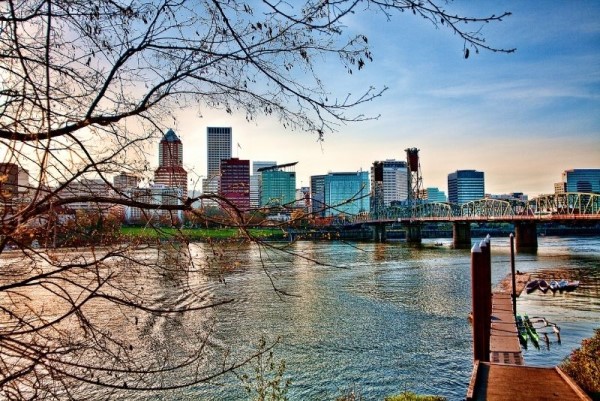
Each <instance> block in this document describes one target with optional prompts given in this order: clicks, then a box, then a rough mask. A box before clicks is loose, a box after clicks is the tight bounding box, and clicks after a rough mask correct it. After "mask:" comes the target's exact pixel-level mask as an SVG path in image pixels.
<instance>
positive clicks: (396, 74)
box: [174, 0, 600, 198]
mask: <svg viewBox="0 0 600 401" xmlns="http://www.w3.org/2000/svg"><path fill="white" fill-rule="evenodd" d="M447 9H448V10H452V11H455V12H456V13H463V14H470V15H473V16H486V15H490V14H496V15H497V14H500V13H502V12H503V11H510V12H512V16H510V17H507V18H506V19H504V20H503V21H502V22H499V23H493V24H486V25H485V26H484V27H483V34H484V36H485V37H486V41H487V42H488V43H489V44H490V45H492V46H495V47H500V48H516V49H517V50H516V52H515V53H512V54H502V53H491V52H487V51H481V52H480V53H479V54H474V52H472V53H471V56H470V57H469V58H468V59H465V58H464V57H463V41H462V40H461V39H460V38H458V37H457V36H455V35H453V34H452V33H451V32H449V31H448V30H446V29H443V28H439V29H436V28H435V27H434V26H433V25H431V23H429V22H427V21H425V20H422V19H421V18H417V17H414V16H413V15H412V14H410V13H403V14H400V15H397V16H395V17H394V18H392V20H391V21H386V20H385V19H384V18H382V17H381V16H380V17H379V18H376V17H373V16H369V15H367V14H365V13H356V14H355V15H353V16H352V17H351V19H348V20H347V21H346V24H347V25H348V27H349V29H352V30H357V31H360V32H362V33H364V34H365V35H366V36H367V37H368V38H369V44H370V45H371V46H372V47H371V50H372V52H373V57H374V61H373V63H369V64H367V66H366V68H364V69H363V70H361V71H357V72H355V73H354V74H353V75H348V74H345V73H344V72H343V69H342V67H341V66H339V69H335V68H334V67H332V66H330V65H322V66H320V67H321V68H322V71H323V78H324V80H325V82H326V84H327V85H328V87H329V88H330V89H331V91H332V92H333V93H338V94H346V93H348V92H352V93H354V94H358V93H360V92H362V91H365V90H366V89H368V87H369V86H374V87H376V88H382V87H384V86H385V87H388V88H389V89H388V90H387V91H386V92H385V93H384V95H383V96H382V97H380V98H378V99H375V100H374V101H372V102H369V103H368V104H365V105H363V106H361V107H360V108H358V109H357V110H356V113H357V114H361V113H362V114H365V115H368V116H379V118H378V119H376V120H370V121H365V122H359V123H351V124H347V125H342V126H339V127H338V130H337V132H334V133H330V134H327V135H326V136H325V139H324V141H322V142H320V141H318V140H317V138H316V137H315V136H314V135H312V134H307V133H304V132H300V131H297V132H295V131H290V130H289V129H287V130H286V129H284V128H283V127H282V126H281V124H280V123H279V121H278V120H277V119H276V118H268V117H259V118H258V119H256V120H255V121H252V122H250V123H248V122H246V120H245V116H244V115H235V114H234V115H229V114H225V113H220V112H216V111H207V112H203V116H202V117H199V116H197V114H195V113H193V112H185V111H183V112H182V113H181V114H180V116H179V119H178V121H177V125H176V127H174V129H175V130H176V132H177V134H178V135H179V136H180V138H181V140H182V142H183V145H184V166H185V167H186V168H187V169H188V170H191V171H193V173H195V174H198V175H203V176H205V175H206V168H207V167H206V127H208V126H226V127H232V129H233V144H234V145H233V156H234V157H239V158H241V159H250V160H275V161H277V162H278V163H281V164H283V163H290V162H296V161H297V162H298V164H297V165H296V176H297V187H300V186H309V184H310V176H311V175H318V174H326V173H328V172H344V171H358V170H361V169H362V170H367V171H368V170H369V169H370V166H371V164H372V163H373V161H376V160H385V159H397V160H405V159H406V153H405V149H406V148H413V147H416V148H418V149H420V152H419V154H420V161H421V171H422V177H423V184H424V187H438V188H439V189H440V190H443V191H444V192H446V193H447V176H448V174H449V173H451V172H454V171H456V170H464V169H475V170H479V171H483V172H484V173H485V191H486V193H491V194H505V193H510V192H524V193H526V194H528V195H529V196H530V198H531V197H534V196H536V195H539V194H544V193H552V192H553V191H554V183H556V182H560V181H561V179H562V172H563V171H564V170H567V169H573V168H600V2H598V1H592V0H590V1H573V2H565V1H527V2H524V1H504V2H495V1H477V2H466V1H456V2H453V3H450V4H449V5H448V6H447ZM365 15H366V16H365ZM479 27H480V26H479V25H472V26H470V29H471V30H476V29H479ZM238 144H239V147H238Z"/></svg>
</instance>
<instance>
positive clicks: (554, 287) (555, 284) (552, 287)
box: [549, 280, 558, 292]
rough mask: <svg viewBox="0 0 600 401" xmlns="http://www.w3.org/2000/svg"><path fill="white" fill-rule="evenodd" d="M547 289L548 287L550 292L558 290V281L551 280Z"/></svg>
mask: <svg viewBox="0 0 600 401" xmlns="http://www.w3.org/2000/svg"><path fill="white" fill-rule="evenodd" d="M549 287H550V291H552V292H556V290H558V281H556V280H551V281H550V284H549Z"/></svg>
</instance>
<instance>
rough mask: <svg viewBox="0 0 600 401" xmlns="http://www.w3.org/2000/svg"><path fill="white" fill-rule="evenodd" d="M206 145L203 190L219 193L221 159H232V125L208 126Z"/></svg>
mask: <svg viewBox="0 0 600 401" xmlns="http://www.w3.org/2000/svg"><path fill="white" fill-rule="evenodd" d="M206 145H207V146H206V164H207V169H206V170H207V174H206V179H205V180H204V183H203V185H202V190H203V192H204V193H212V194H218V193H219V176H220V174H221V160H224V159H231V127H207V128H206Z"/></svg>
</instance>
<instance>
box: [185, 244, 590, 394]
mask: <svg viewBox="0 0 600 401" xmlns="http://www.w3.org/2000/svg"><path fill="white" fill-rule="evenodd" d="M436 242H442V243H443V244H444V246H441V247H440V246H434V244H435V243H436ZM196 246H197V247H199V248H198V250H197V251H198V252H199V253H201V249H200V248H202V245H196ZM287 250H288V251H289V252H291V253H292V254H281V253H277V252H265V250H263V252H262V253H261V254H260V255H259V254H258V252H257V251H256V250H255V249H254V248H248V249H246V250H245V251H242V252H241V253H240V250H239V249H235V250H234V249H231V250H230V251H229V252H235V255H236V256H232V257H233V258H234V259H236V260H238V259H239V260H240V261H241V263H238V264H237V265H235V267H234V268H233V269H232V270H230V271H228V272H227V273H225V274H224V275H223V277H222V279H223V280H224V282H225V284H222V285H220V286H217V287H215V289H216V290H217V292H219V294H220V295H221V296H224V297H229V296H231V297H233V298H235V299H236V302H234V303H233V304H229V305H226V306H225V307H223V308H220V309H218V311H217V312H216V321H217V322H218V327H217V329H216V332H215V337H216V338H217V339H218V341H219V342H220V343H222V344H227V346H228V347H231V348H232V349H233V350H237V351H239V350H244V349H245V350H249V349H252V348H251V347H250V345H251V344H256V342H257V339H258V338H259V337H261V336H264V337H265V339H266V340H267V342H272V341H275V340H276V339H277V338H280V343H279V344H278V345H277V346H276V347H275V350H274V358H275V360H276V361H279V360H284V361H285V363H286V371H285V374H286V377H289V378H291V380H292V384H291V386H290V388H289V397H290V399H291V400H333V399H335V398H336V396H339V395H340V394H342V393H344V392H347V391H348V389H355V390H356V392H358V393H360V394H361V395H362V396H363V397H364V399H366V400H382V399H383V398H384V397H385V396H386V395H390V394H396V393H399V392H402V391H404V390H406V389H408V390H411V391H414V392H417V393H423V394H437V395H442V396H445V397H447V398H448V399H449V400H460V399H464V396H465V392H466V387H467V384H468V381H469V378H470V374H471V370H472V351H471V346H472V339H471V330H470V325H469V323H468V320H467V315H468V313H469V311H470V308H471V306H470V302H471V298H470V281H469V280H470V252H469V250H454V249H451V248H450V241H449V240H447V239H441V240H438V239H432V240H427V241H425V242H424V243H423V246H422V247H418V248H415V247H412V246H408V245H407V244H406V243H404V242H395V243H394V242H390V243H386V244H375V243H352V244H349V243H344V242H299V243H296V244H293V245H292V246H291V247H290V248H288V249H287ZM259 256H261V257H262V261H263V263H262V264H261V263H260V257H259ZM304 258H307V259H304ZM313 260H314V261H318V262H320V263H322V265H319V264H315V263H314V262H313ZM509 263H510V249H509V242H508V239H506V238H498V239H492V267H493V272H492V276H493V282H494V283H497V282H499V281H500V280H501V279H502V278H504V277H505V276H506V275H507V274H508V273H509V272H510V265H509ZM516 267H517V269H518V270H520V271H523V272H530V273H533V274H534V275H537V276H538V277H545V278H570V279H577V280H580V281H581V286H580V287H579V288H578V289H577V290H576V291H574V292H571V293H562V294H561V293H558V292H557V293H556V294H554V295H553V294H552V293H551V292H549V293H547V294H542V293H538V292H536V293H532V294H525V293H524V294H523V295H522V296H521V297H520V299H519V300H518V309H519V311H521V312H527V313H528V314H529V315H530V316H544V317H546V318H547V319H548V320H549V321H552V322H554V323H556V324H558V325H559V326H560V327H561V329H562V338H561V339H562V342H561V343H560V344H558V343H557V342H556V341H555V339H551V343H550V346H549V348H548V347H545V346H543V347H541V348H540V349H539V350H537V349H535V348H533V347H530V348H529V349H528V350H526V351H524V358H525V362H526V363H527V364H529V365H537V366H553V365H556V364H558V363H560V361H561V360H563V359H564V358H565V357H566V356H567V355H568V354H569V353H570V352H571V350H572V349H574V348H577V347H578V346H579V344H580V342H581V340H582V339H584V338H586V337H590V336H592V335H593V330H594V328H598V327H600V324H599V323H598V322H600V296H599V295H600V294H599V291H600V240H599V239H598V238H589V237H588V238H557V237H542V238H540V241H539V248H538V250H537V252H536V253H522V254H520V253H518V254H517V256H516ZM267 273H268V274H267ZM274 288H277V289H278V290H281V291H284V292H285V293H286V294H289V295H279V294H278V293H277V292H276V291H275V290H274ZM234 352H236V351H234ZM240 388H241V387H240V385H239V381H238V380H237V379H234V380H228V379H225V380H222V381H220V382H219V384H218V385H215V386H200V387H198V388H195V389H190V390H186V391H185V392H184V393H180V394H179V395H178V397H183V396H185V398H188V397H189V399H201V400H204V399H209V400H210V399H215V400H219V399H237V398H238V397H239V399H244V396H243V392H241V391H240Z"/></svg>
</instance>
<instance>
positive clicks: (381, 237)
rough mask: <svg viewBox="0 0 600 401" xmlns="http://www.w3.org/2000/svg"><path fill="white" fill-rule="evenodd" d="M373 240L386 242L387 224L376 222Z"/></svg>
mask: <svg viewBox="0 0 600 401" xmlns="http://www.w3.org/2000/svg"><path fill="white" fill-rule="evenodd" d="M373 241H375V242H385V241H386V234H385V224H375V225H374V226H373Z"/></svg>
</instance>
